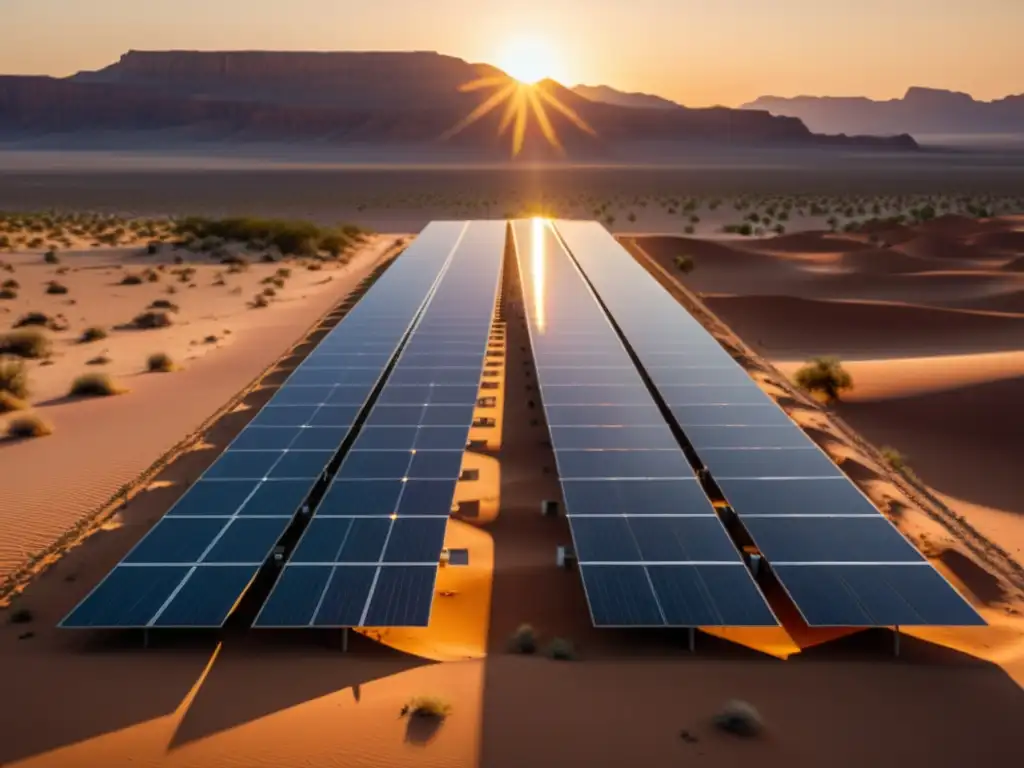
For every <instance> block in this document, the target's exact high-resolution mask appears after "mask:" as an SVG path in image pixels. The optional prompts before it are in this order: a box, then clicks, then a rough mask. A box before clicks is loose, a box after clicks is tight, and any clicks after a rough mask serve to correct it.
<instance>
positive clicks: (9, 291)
mask: <svg viewBox="0 0 1024 768" xmlns="http://www.w3.org/2000/svg"><path fill="white" fill-rule="evenodd" d="M16 298H18V292H17V291H16V290H15V289H13V288H0V299H16Z"/></svg>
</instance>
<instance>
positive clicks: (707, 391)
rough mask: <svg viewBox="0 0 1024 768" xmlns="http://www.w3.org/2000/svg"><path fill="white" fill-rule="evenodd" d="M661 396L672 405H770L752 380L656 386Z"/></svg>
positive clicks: (766, 396) (768, 399) (770, 401)
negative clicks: (713, 384) (729, 383)
mask: <svg viewBox="0 0 1024 768" xmlns="http://www.w3.org/2000/svg"><path fill="white" fill-rule="evenodd" d="M658 391H659V392H660V393H661V396H662V398H664V400H665V402H666V403H668V404H669V405H670V406H672V405H759V404H762V403H763V404H765V405H771V406H772V407H773V408H774V407H776V406H775V405H774V403H773V402H772V400H771V398H770V397H768V395H766V394H765V393H764V392H763V391H762V390H761V388H760V387H758V386H757V385H756V384H754V382H752V381H750V380H749V379H748V380H747V383H746V384H740V385H738V386H737V385H729V386H721V385H716V386H691V387H662V386H659V387H658Z"/></svg>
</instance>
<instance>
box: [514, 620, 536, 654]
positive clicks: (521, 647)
mask: <svg viewBox="0 0 1024 768" xmlns="http://www.w3.org/2000/svg"><path fill="white" fill-rule="evenodd" d="M511 647H512V650H513V651H515V652H516V653H525V654H530V653H535V652H536V651H537V633H536V632H535V631H534V629H533V627H532V626H530V625H529V624H520V625H519V628H518V629H516V631H515V633H514V634H513V635H512V640H511Z"/></svg>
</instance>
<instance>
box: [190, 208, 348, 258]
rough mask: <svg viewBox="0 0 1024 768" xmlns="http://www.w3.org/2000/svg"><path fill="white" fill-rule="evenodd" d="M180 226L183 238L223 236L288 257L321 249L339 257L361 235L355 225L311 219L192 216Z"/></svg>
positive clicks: (220, 237) (225, 238)
mask: <svg viewBox="0 0 1024 768" xmlns="http://www.w3.org/2000/svg"><path fill="white" fill-rule="evenodd" d="M176 228H177V234H178V235H180V236H182V237H183V238H191V239H200V240H205V239H207V238H219V239H220V241H221V242H236V243H245V244H252V245H253V246H254V248H255V247H258V248H264V247H268V246H273V247H274V248H277V250H279V251H280V252H281V253H282V254H284V255H287V256H312V255H315V254H316V253H317V252H318V251H319V250H322V251H326V252H328V253H330V254H331V255H332V256H338V255H340V254H341V253H342V252H343V251H344V250H345V249H346V248H347V247H348V246H349V245H350V244H351V243H352V241H353V240H354V239H356V238H357V237H358V236H359V235H360V234H361V231H360V230H359V229H358V228H357V227H352V226H351V225H349V226H346V227H342V228H340V229H329V228H325V227H320V226H318V225H316V224H314V223H312V222H309V221H286V220H281V219H260V218H252V217H235V218H226V219H208V218H202V217H190V218H187V219H183V220H181V221H180V222H178V223H177V225H176Z"/></svg>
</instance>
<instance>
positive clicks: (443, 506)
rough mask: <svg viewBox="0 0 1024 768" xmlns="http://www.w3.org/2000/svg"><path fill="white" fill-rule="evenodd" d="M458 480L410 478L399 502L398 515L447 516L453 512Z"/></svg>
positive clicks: (405, 484)
mask: <svg viewBox="0 0 1024 768" xmlns="http://www.w3.org/2000/svg"><path fill="white" fill-rule="evenodd" d="M456 483H457V480H456V479H455V478H454V477H452V478H448V479H445V480H409V481H408V482H406V483H404V486H405V490H404V491H403V492H402V498H401V499H400V500H399V503H398V516H399V517H410V516H419V517H424V516H435V517H447V516H448V515H450V514H451V508H452V500H453V499H454V497H455V486H456Z"/></svg>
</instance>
